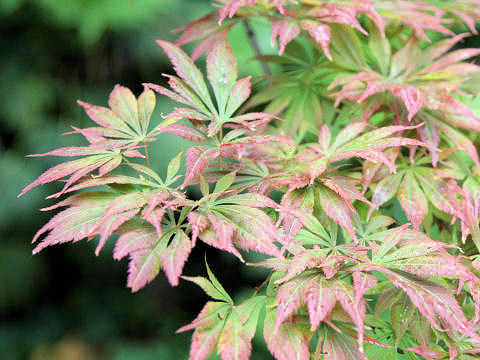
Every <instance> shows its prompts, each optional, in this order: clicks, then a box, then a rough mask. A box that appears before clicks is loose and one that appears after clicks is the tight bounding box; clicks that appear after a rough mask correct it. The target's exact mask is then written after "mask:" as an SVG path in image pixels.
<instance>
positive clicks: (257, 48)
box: [243, 20, 272, 85]
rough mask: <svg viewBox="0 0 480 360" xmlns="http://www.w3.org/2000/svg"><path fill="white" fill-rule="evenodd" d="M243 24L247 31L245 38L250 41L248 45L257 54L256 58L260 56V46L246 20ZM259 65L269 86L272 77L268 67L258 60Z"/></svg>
mask: <svg viewBox="0 0 480 360" xmlns="http://www.w3.org/2000/svg"><path fill="white" fill-rule="evenodd" d="M243 24H244V25H245V30H246V31H247V36H248V38H249V40H250V43H251V44H252V46H253V50H254V51H255V54H257V57H260V56H262V51H261V50H260V45H258V41H257V38H256V37H255V33H254V32H253V29H252V27H251V26H250V24H249V23H248V20H244V21H243ZM260 64H261V66H262V70H263V73H264V74H265V76H266V77H267V82H268V84H269V85H271V84H272V81H271V80H270V78H269V77H270V76H271V75H272V72H271V71H270V68H269V67H268V64H267V63H266V62H265V61H263V60H262V59H260Z"/></svg>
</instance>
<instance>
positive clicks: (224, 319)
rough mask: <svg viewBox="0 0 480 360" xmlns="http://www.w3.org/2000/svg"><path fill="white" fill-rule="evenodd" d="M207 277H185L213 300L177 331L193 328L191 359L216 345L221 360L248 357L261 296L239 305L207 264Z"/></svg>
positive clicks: (207, 351) (203, 354)
mask: <svg viewBox="0 0 480 360" xmlns="http://www.w3.org/2000/svg"><path fill="white" fill-rule="evenodd" d="M207 271H208V277H209V279H206V278H202V277H194V278H191V277H184V278H185V279H186V280H190V281H193V282H195V283H196V284H197V285H199V286H200V287H201V288H202V289H203V290H204V291H205V292H206V293H207V294H208V295H210V296H211V297H213V298H214V299H216V300H220V301H216V302H213V301H209V302H207V304H206V305H205V307H204V308H203V309H202V310H201V311H200V314H199V315H198V316H197V318H196V319H195V320H193V321H192V322H191V323H190V324H188V325H185V326H182V327H181V328H180V329H178V330H177V332H183V331H188V330H195V332H194V334H193V336H192V345H191V348H190V359H198V360H203V359H205V358H207V357H208V356H209V355H210V354H211V353H212V352H213V350H214V349H215V348H217V350H218V353H219V355H220V356H221V358H222V360H230V359H236V360H247V359H249V358H250V353H251V350H252V346H251V340H252V338H253V336H254V335H255V330H256V327H257V322H258V316H259V313H260V310H261V308H262V307H263V306H264V302H265V298H264V297H263V296H254V297H252V298H250V299H248V300H246V301H244V302H243V303H242V304H241V305H239V306H235V305H234V304H233V300H232V299H231V298H230V296H229V295H228V294H227V293H226V291H225V289H224V288H223V287H222V285H221V284H220V283H219V281H218V280H217V279H216V277H215V276H214V275H213V273H212V272H211V270H210V268H209V267H208V264H207Z"/></svg>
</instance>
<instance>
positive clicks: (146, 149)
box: [143, 141, 150, 168]
mask: <svg viewBox="0 0 480 360" xmlns="http://www.w3.org/2000/svg"><path fill="white" fill-rule="evenodd" d="M143 148H144V149H145V160H146V162H147V167H148V168H150V158H149V155H148V146H147V143H146V142H145V141H143Z"/></svg>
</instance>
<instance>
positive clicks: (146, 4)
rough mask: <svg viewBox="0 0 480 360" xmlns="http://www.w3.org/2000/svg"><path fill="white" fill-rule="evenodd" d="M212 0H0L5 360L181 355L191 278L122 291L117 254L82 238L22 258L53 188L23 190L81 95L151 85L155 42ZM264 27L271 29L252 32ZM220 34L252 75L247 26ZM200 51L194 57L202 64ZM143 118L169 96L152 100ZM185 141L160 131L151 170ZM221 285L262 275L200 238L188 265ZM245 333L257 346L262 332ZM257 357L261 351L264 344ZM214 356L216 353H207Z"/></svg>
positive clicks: (84, 122) (191, 303)
mask: <svg viewBox="0 0 480 360" xmlns="http://www.w3.org/2000/svg"><path fill="white" fill-rule="evenodd" d="M211 10H212V8H211V5H210V2H209V0H177V1H173V0H64V1H59V0H0V33H1V36H0V94H1V95H0V121H1V128H0V136H1V141H0V179H1V182H0V184H1V187H2V192H1V200H0V214H1V215H0V216H1V221H0V236H1V248H0V358H1V359H2V360H17V359H28V360H77V359H82V360H84V359H86V360H90V359H92V360H100V359H114V360H150V359H186V358H187V357H188V350H189V342H190V336H191V333H185V334H179V335H176V334H175V330H176V329H177V328H179V327H180V326H181V325H184V324H185V323H187V322H190V321H191V320H192V319H193V318H194V317H195V316H196V315H197V313H198V312H199V310H200V309H201V308H202V307H203V305H204V303H205V302H206V301H207V296H206V295H205V294H203V293H202V291H201V290H200V289H199V288H197V287H196V286H195V285H193V284H191V283H186V282H185V281H182V282H181V284H180V285H179V286H178V287H177V288H171V287H170V286H169V285H168V283H167V281H166V280H165V277H164V275H163V274H161V275H160V276H159V277H158V278H157V279H156V280H155V281H154V282H153V283H152V284H150V285H149V286H147V287H146V288H145V289H143V290H141V291H140V292H139V293H135V294H132V293H131V292H130V291H129V290H128V289H127V288H126V287H125V283H126V277H127V262H126V261H122V262H116V261H114V260H113V259H112V256H111V251H112V241H110V245H109V246H107V247H106V248H105V249H104V250H103V252H102V253H101V254H100V256H98V257H95V256H94V254H93V251H94V247H95V243H94V242H91V243H88V242H86V241H82V242H79V243H76V244H66V245H61V246H57V247H52V248H48V249H46V250H44V251H43V252H41V253H40V254H39V255H35V256H32V255H31V251H32V248H33V246H32V245H31V244H30V241H31V239H32V236H33V235H34V233H35V232H36V231H37V230H38V229H39V228H40V227H41V226H42V225H43V224H44V223H45V222H46V221H48V219H49V218H50V216H51V215H52V214H51V213H42V212H40V211H39V209H40V208H42V207H45V206H48V205H51V204H52V202H51V201H49V200H45V197H46V196H47V195H48V194H50V193H52V192H54V191H55V190H57V189H58V188H56V187H55V186H42V187H39V188H36V189H34V190H33V191H31V192H29V193H27V194H26V195H25V196H23V197H22V198H20V199H17V198H16V196H17V194H18V193H19V192H20V191H21V189H22V188H23V187H24V186H25V185H27V184H28V183H30V182H31V181H33V180H34V179H35V178H36V177H38V176H39V175H40V174H41V172H43V171H45V170H46V169H47V168H49V167H51V166H53V165H55V164H57V163H58V162H59V161H60V159H57V158H50V157H48V158H33V159H32V158H25V155H26V154H32V153H41V152H46V151H49V150H52V149H54V148H57V147H60V146H66V145H81V144H82V142H81V139H80V138H78V137H75V136H72V135H70V136H60V134H61V133H64V132H66V131H69V129H70V126H71V125H75V126H88V125H89V121H88V119H87V117H86V116H85V114H84V113H83V112H82V111H81V109H80V108H79V107H78V106H77V105H76V103H75V101H76V100H77V99H82V100H85V101H87V102H90V103H93V104H97V105H106V102H107V99H108V94H109V92H110V90H111V89H112V88H113V86H114V85H115V84H116V83H120V84H122V85H125V86H128V87H130V88H131V89H132V90H133V91H134V93H136V94H137V95H138V94H139V93H140V92H141V90H142V87H141V83H142V82H154V83H161V82H162V81H163V80H162V79H161V73H162V72H171V70H170V66H169V64H168V62H167V59H166V57H165V56H164V55H163V53H162V51H161V49H160V48H159V47H158V46H157V45H156V44H155V42H154V40H155V39H166V40H174V38H175V37H174V36H173V35H172V34H171V33H170V31H171V30H172V29H174V28H176V27H178V26H181V25H183V24H185V23H187V22H188V21H191V20H193V19H195V18H197V17H199V16H201V15H204V14H206V13H208V12H209V11H211ZM257 32H259V33H260V36H265V37H268V36H269V33H267V32H263V31H257ZM230 41H231V42H232V44H233V45H234V51H235V53H236V55H237V57H238V58H239V59H240V64H241V72H242V74H241V75H246V74H255V73H259V71H260V68H259V65H258V64H257V63H255V62H253V61H248V59H250V58H251V57H252V56H253V52H252V49H251V47H250V45H249V44H248V42H247V41H246V35H245V33H244V29H243V28H242V27H241V26H238V27H237V28H236V30H235V31H234V32H233V33H232V34H231V38H230ZM202 61H203V60H200V66H202ZM157 101H158V103H157V104H158V106H157V110H156V113H155V119H154V120H153V123H154V124H155V123H156V122H158V121H160V114H161V113H168V112H169V110H171V108H172V104H171V103H170V102H169V101H167V100H165V99H161V98H158V100H157ZM185 147H186V144H185V143H184V142H181V141H179V140H178V139H177V138H175V137H168V136H165V137H162V140H161V141H160V142H158V143H156V144H155V145H154V146H153V148H151V150H150V154H151V157H152V160H151V161H152V163H153V167H154V168H155V170H157V171H159V172H160V173H161V174H162V173H163V171H164V170H163V169H165V168H166V164H168V161H169V160H170V159H171V158H172V157H173V156H174V155H176V153H177V152H178V151H180V150H181V149H184V148H185ZM205 254H206V256H207V258H208V262H209V263H210V265H211V267H212V269H213V271H214V272H215V273H216V274H217V276H218V278H219V279H220V281H221V282H222V283H223V284H224V285H225V287H226V288H227V291H229V292H230V293H232V294H234V295H235V297H236V298H241V297H242V294H244V295H245V294H248V293H249V291H251V290H250V289H251V287H253V286H256V285H258V284H260V283H261V282H262V278H263V274H262V273H261V272H256V271H253V270H251V269H249V271H245V270H244V267H241V266H239V264H238V261H237V260H235V259H234V258H233V257H232V256H230V255H223V254H220V253H219V252H217V251H214V250H212V249H208V248H207V247H205V246H202V245H197V248H196V249H195V250H194V252H193V253H192V255H191V259H190V262H189V263H188V264H187V266H186V268H185V270H184V273H185V274H189V275H202V274H205V266H204V256H205ZM258 335H259V336H258V337H257V338H256V340H255V342H257V343H261V341H262V340H261V332H259V334H258ZM254 348H256V349H255V351H254V357H253V358H254V359H270V358H271V357H270V356H269V355H267V353H266V352H265V347H264V346H262V344H258V346H254ZM212 358H216V357H215V356H213V357H212Z"/></svg>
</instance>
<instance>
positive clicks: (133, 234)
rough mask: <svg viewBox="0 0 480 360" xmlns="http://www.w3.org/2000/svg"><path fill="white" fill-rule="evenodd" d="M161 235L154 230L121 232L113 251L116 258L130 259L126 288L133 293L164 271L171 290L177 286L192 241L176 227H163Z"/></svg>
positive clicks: (172, 224)
mask: <svg viewBox="0 0 480 360" xmlns="http://www.w3.org/2000/svg"><path fill="white" fill-rule="evenodd" d="M162 227H163V229H162V234H161V236H159V235H158V233H157V231H156V230H155V229H154V228H148V227H144V228H140V229H135V230H126V231H122V232H121V235H120V237H119V238H118V240H117V243H116V245H115V250H114V258H115V259H116V260H120V259H122V258H124V257H125V256H127V255H128V256H129V258H130V263H129V268H128V272H129V275H128V281H127V285H128V286H129V287H130V288H131V289H132V291H133V292H135V291H138V290H139V289H141V288H142V287H144V286H145V285H146V284H148V283H149V282H151V281H152V280H153V279H154V278H155V277H156V276H157V275H158V273H159V272H160V269H162V268H163V270H164V271H165V274H166V275H167V278H168V281H169V282H170V284H171V285H172V286H176V285H178V279H179V277H180V275H181V273H182V269H183V265H184V264H185V262H186V260H187V258H188V255H189V254H190V251H191V248H192V246H191V241H190V239H189V238H188V237H187V236H186V234H185V233H184V231H183V230H181V229H180V230H179V229H177V228H176V224H175V223H170V224H166V225H164V226H162Z"/></svg>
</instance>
